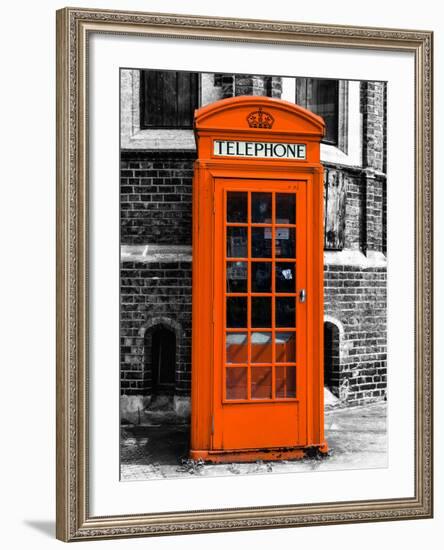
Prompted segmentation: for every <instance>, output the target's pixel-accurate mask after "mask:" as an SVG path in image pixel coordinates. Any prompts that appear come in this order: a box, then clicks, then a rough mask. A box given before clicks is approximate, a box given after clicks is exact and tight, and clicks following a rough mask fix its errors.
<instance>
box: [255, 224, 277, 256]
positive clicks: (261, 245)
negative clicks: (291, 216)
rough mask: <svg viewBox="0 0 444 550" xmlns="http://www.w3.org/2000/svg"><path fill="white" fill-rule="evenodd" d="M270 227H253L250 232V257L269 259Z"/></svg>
mask: <svg viewBox="0 0 444 550" xmlns="http://www.w3.org/2000/svg"><path fill="white" fill-rule="evenodd" d="M271 235H272V233H271V227H253V228H252V230H251V256H252V257H253V258H271V242H272V240H271Z"/></svg>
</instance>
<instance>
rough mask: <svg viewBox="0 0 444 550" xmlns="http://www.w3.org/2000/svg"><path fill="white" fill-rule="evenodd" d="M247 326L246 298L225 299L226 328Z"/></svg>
mask: <svg viewBox="0 0 444 550" xmlns="http://www.w3.org/2000/svg"><path fill="white" fill-rule="evenodd" d="M246 326H247V298H227V327H228V328H243V327H246Z"/></svg>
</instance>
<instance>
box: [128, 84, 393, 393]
mask: <svg viewBox="0 0 444 550" xmlns="http://www.w3.org/2000/svg"><path fill="white" fill-rule="evenodd" d="M242 77H243V75H237V76H236V79H237V80H239V82H237V83H236V81H235V79H234V78H233V77H232V76H230V75H222V77H221V82H220V85H221V86H225V88H226V90H227V94H228V92H229V91H230V89H231V92H230V93H231V94H232V93H233V86H234V85H235V84H237V85H239V86H240V85H244V84H245V86H250V90H251V92H256V93H258V94H259V93H263V92H266V90H267V86H268V87H270V86H271V87H272V89H273V90H275V93H276V94H279V86H280V82H279V81H278V80H276V81H274V79H273V80H272V81H270V82H268V83H267V82H265V81H264V80H262V81H259V80H255V77H251V79H250V81H249V82H247V81H245V82H240V80H241V79H242ZM230 86H231V88H230ZM251 87H254V89H253V88H251ZM267 93H269V90H268V92H267ZM384 102H385V84H383V83H362V84H361V110H362V114H363V135H364V140H363V160H364V166H363V167H362V168H356V167H355V168H346V167H344V166H338V165H334V164H331V165H328V166H327V167H328V169H329V171H330V172H331V171H334V170H337V171H340V172H341V173H342V174H343V180H344V182H345V204H346V206H345V224H344V241H343V242H344V250H343V252H331V253H330V254H334V255H338V254H339V255H340V254H343V253H345V254H347V253H352V254H353V253H355V254H358V255H359V253H361V255H362V257H363V262H362V265H367V266H370V265H373V264H372V260H371V255H370V254H369V253H370V252H371V253H378V252H385V248H386V229H385V226H386V223H385V221H386V181H385V175H384V173H383V170H384V169H385V164H384V162H385V160H384V158H385V156H384V147H385V146H384V139H381V136H382V135H383V134H384V128H385V124H386V121H385V114H384ZM194 159H195V152H194V151H123V152H122V155H121V243H122V244H123V245H149V244H150V245H153V244H159V245H160V244H164V245H191V234H192V227H191V226H192V219H191V200H192V197H191V192H192V174H193V161H194ZM336 257H338V256H336ZM364 260H365V261H364ZM341 262H342V264H341ZM333 263H334V264H335V265H333V264H329V263H328V262H327V265H326V267H325V285H324V288H325V314H326V316H328V323H327V324H326V328H327V329H328V330H330V329H332V328H333V330H331V332H330V333H328V334H329V335H330V336H331V338H330V340H328V339H327V340H326V341H327V348H326V359H327V360H328V359H329V358H330V361H331V363H330V364H329V365H327V366H328V368H330V369H331V372H328V373H327V375H328V376H327V377H326V379H327V380H328V383H329V384H330V386H331V388H332V390H333V392H334V393H336V394H337V395H338V396H339V397H340V398H341V399H342V400H343V401H344V402H347V403H350V404H358V403H363V402H367V401H369V400H375V399H381V398H383V397H384V396H385V392H386V386H387V378H386V377H387V370H386V369H387V367H386V270H385V267H367V268H364V267H359V266H358V265H353V262H350V261H349V260H348V259H347V256H346V255H345V256H344V257H343V259H342V260H341V261H340V262H333ZM336 264H339V265H336ZM156 322H159V323H161V324H162V323H163V324H165V325H166V326H168V327H170V328H172V330H174V331H175V333H176V337H177V339H178V341H179V345H178V348H177V369H176V381H175V394H176V395H182V396H188V395H189V393H190V372H191V349H190V347H191V263H190V262H186V261H174V260H171V259H170V260H169V261H166V260H165V261H153V259H152V258H149V257H147V258H145V259H143V260H141V261H126V260H125V261H124V262H122V264H121V371H122V376H121V393H122V394H123V395H134V396H136V395H147V394H149V393H150V391H151V376H150V366H149V358H148V357H147V354H149V342H147V335H149V331H150V328H151V327H152V326H154V325H153V323H154V324H155V323H156ZM334 339H336V340H334Z"/></svg>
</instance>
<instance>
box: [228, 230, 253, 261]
mask: <svg viewBox="0 0 444 550" xmlns="http://www.w3.org/2000/svg"><path fill="white" fill-rule="evenodd" d="M247 235H248V230H247V228H246V227H227V256H228V257H229V258H246V257H247V255H248V254H247Z"/></svg>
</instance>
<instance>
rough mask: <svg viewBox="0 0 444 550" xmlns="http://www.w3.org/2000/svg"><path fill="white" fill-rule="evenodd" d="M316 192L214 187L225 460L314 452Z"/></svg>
mask: <svg viewBox="0 0 444 550" xmlns="http://www.w3.org/2000/svg"><path fill="white" fill-rule="evenodd" d="M306 187H307V183H306V181H304V180H302V179H301V180H298V181H285V182H282V181H279V180H267V181H266V185H264V181H262V180H254V179H244V180H240V179H215V180H214V193H215V217H214V239H215V242H216V243H219V246H216V248H215V258H214V262H215V264H214V265H215V272H214V273H215V281H214V300H215V303H214V305H215V310H214V324H215V326H214V328H215V331H214V333H215V346H214V347H215V357H214V375H213V381H214V433H213V448H214V449H215V450H236V449H257V448H262V447H264V446H265V447H266V448H273V447H294V446H301V445H305V444H306V439H307V437H306V434H307V429H306V400H307V389H306V384H307V376H306V368H307V366H306V353H307V351H306V350H307V341H306V340H307V308H306V302H305V301H304V293H306V286H307V284H306V282H307V281H306V278H307V234H306V225H307V199H306ZM301 297H302V300H301Z"/></svg>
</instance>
